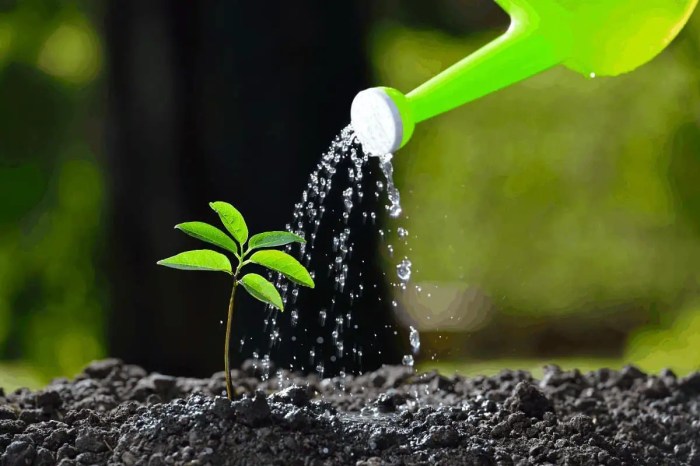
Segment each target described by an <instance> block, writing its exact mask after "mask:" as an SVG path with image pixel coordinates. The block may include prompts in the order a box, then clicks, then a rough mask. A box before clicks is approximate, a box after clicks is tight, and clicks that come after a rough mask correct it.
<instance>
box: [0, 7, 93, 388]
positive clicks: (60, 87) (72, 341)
mask: <svg viewBox="0 0 700 466" xmlns="http://www.w3.org/2000/svg"><path fill="white" fill-rule="evenodd" d="M90 8H92V4H91V3H89V2H62V1H46V0H23V1H21V2H14V3H12V7H5V8H4V9H2V11H0V102H2V105H0V200H1V201H0V361H3V360H4V361H10V364H7V363H0V385H3V382H4V381H6V380H9V382H8V385H13V381H16V383H20V382H21V383H23V384H29V385H32V384H33V383H32V382H31V380H33V378H36V377H38V379H39V380H40V381H45V380H46V379H47V378H48V377H51V376H56V375H63V374H73V373H75V372H76V371H77V370H78V369H79V368H80V367H81V366H82V365H83V364H85V362H86V361H89V360H91V359H93V358H96V357H100V356H102V355H103V354H104V338H103V331H104V329H103V322H104V293H105V288H104V284H103V283H100V282H99V279H98V277H96V276H95V274H94V269H95V261H96V258H97V250H98V245H99V242H100V218H101V209H102V205H103V195H102V194H103V181H102V174H101V173H100V171H99V169H98V166H97V153H96V150H95V147H96V146H97V145H98V144H99V142H100V141H99V126H98V125H96V123H98V122H97V121H96V120H95V114H98V113H99V104H98V103H97V102H98V101H97V99H96V96H97V93H96V87H95V83H96V81H97V79H98V76H99V72H100V69H101V63H102V45H101V43H100V39H99V37H98V34H97V31H96V30H95V28H94V26H93V24H92V22H91V20H90V15H91V14H92V12H91V11H90ZM18 361H21V362H24V363H25V364H24V367H18V366H17V364H16V362H18ZM13 362H14V363H13ZM27 367H28V368H27ZM35 383H38V381H36V382H34V384H35Z"/></svg>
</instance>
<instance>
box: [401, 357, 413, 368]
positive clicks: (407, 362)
mask: <svg viewBox="0 0 700 466" xmlns="http://www.w3.org/2000/svg"><path fill="white" fill-rule="evenodd" d="M401 363H402V364H403V365H404V366H408V367H413V363H414V361H413V356H411V355H410V354H407V355H405V356H404V357H403V359H402V360H401Z"/></svg>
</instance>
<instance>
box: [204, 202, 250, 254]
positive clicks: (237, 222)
mask: <svg viewBox="0 0 700 466" xmlns="http://www.w3.org/2000/svg"><path fill="white" fill-rule="evenodd" d="M209 206H210V207H211V208H212V209H214V212H216V213H217V214H219V218H220V219H221V223H223V224H224V226H225V227H226V229H227V230H228V231H229V233H231V235H232V236H233V238H234V239H235V240H236V241H238V243H239V244H240V245H241V246H243V244H245V242H246V241H247V240H248V225H246V224H245V220H244V219H243V215H241V213H240V212H239V211H238V210H236V208H235V207H233V206H232V205H231V204H229V203H228V202H211V203H209Z"/></svg>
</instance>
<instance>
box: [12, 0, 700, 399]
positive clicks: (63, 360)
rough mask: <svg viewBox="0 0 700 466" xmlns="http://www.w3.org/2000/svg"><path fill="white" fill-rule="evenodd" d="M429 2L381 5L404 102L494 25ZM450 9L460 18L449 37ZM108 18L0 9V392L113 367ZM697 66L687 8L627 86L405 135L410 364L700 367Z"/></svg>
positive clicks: (402, 174)
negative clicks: (412, 332)
mask: <svg viewBox="0 0 700 466" xmlns="http://www.w3.org/2000/svg"><path fill="white" fill-rule="evenodd" d="M380 3H381V2H380ZM408 3H411V2H408ZM444 3H448V4H450V5H452V4H454V5H452V6H450V8H444V9H442V10H441V9H439V8H437V6H436V7H435V8H434V9H433V10H432V14H433V15H435V16H436V17H437V19H436V20H435V21H423V22H421V21H416V17H418V18H422V19H424V16H423V15H422V14H420V13H418V14H414V15H413V17H411V16H410V15H408V14H407V15H408V16H406V15H404V14H403V12H405V11H409V12H410V11H412V10H411V8H408V7H406V8H403V6H402V5H401V2H390V1H386V2H384V6H383V7H375V11H374V16H373V17H372V18H371V21H370V23H369V24H370V25H371V27H370V28H369V30H370V34H369V35H368V40H369V43H368V50H369V60H370V63H371V65H372V69H373V73H374V79H373V80H374V82H375V83H382V84H386V85H390V86H393V87H396V88H398V89H401V90H403V91H408V90H411V89H412V88H414V87H415V86H417V85H418V84H420V83H422V82H424V81H425V80H426V79H428V78H429V77H431V76H433V75H434V74H436V73H438V72H439V71H441V70H443V69H444V68H445V67H447V66H449V65H450V64H452V63H454V62H456V61H457V60H459V59H461V58H462V57H464V56H466V55H467V54H469V53H470V52H472V51H474V50H476V49H477V48H478V47H480V46H481V45H483V44H485V43H486V42H487V41H489V40H490V39H492V38H494V37H495V36H496V35H497V34H499V33H500V32H502V30H503V28H504V27H505V22H504V21H505V17H504V16H503V15H500V16H499V15H498V14H497V13H493V8H492V7H486V6H485V2H477V3H478V4H479V5H478V6H474V5H471V6H469V7H464V8H463V9H460V8H462V7H461V6H460V5H462V4H463V3H464V2H462V3H460V2H441V3H439V5H443V4H444ZM467 3H468V2H467ZM436 5H438V4H436ZM455 5H456V6H455ZM479 8H482V9H485V10H484V11H488V12H489V14H488V15H484V16H480V15H477V14H476V13H478V12H479V11H480V10H479ZM397 11H400V12H402V14H398V13H396V12H397ZM455 11H457V12H462V14H463V15H464V16H465V18H472V19H473V21H472V22H469V21H467V20H465V24H462V23H459V22H457V24H453V23H454V15H455ZM104 14H105V12H104V11H100V10H98V9H97V7H96V6H95V4H93V3H90V2H61V1H55V2H47V1H39V0H24V1H17V2H9V3H8V4H6V5H3V7H2V9H0V103H1V104H2V105H0V386H4V387H7V388H14V387H17V386H20V385H29V386H38V385H41V384H42V383H45V382H46V381H47V380H48V379H49V378H51V377H54V376H58V375H73V374H74V373H76V372H77V371H78V370H79V369H80V368H81V367H82V366H83V365H84V364H85V363H86V362H88V361H90V360H92V359H94V358H99V357H103V356H105V355H107V354H108V353H109V351H108V349H107V339H106V332H107V329H106V325H107V324H106V322H107V317H106V316H107V312H108V311H109V304H108V303H109V299H110V298H109V297H110V286H109V281H108V279H107V278H106V276H105V275H104V274H103V273H101V272H100V271H101V270H103V269H102V268H101V267H100V264H101V260H102V257H103V255H104V254H105V251H106V250H108V249H109V245H108V244H106V241H105V237H106V232H105V228H106V227H105V222H104V215H105V214H104V212H105V201H104V199H105V195H104V192H105V190H106V189H107V187H106V186H107V184H108V183H107V182H106V178H108V177H109V173H108V172H106V171H105V168H104V164H103V163H102V162H103V147H104V135H103V127H104V125H108V124H109V122H108V121H105V112H104V101H105V82H106V81H107V80H108V78H109V73H110V70H109V68H108V67H107V66H105V61H106V60H105V53H106V52H105V38H104V35H103V31H102V27H101V21H102V16H103V15H104ZM462 26H463V27H462ZM699 60H700V17H698V15H697V14H696V15H695V17H694V18H693V19H692V21H691V24H690V26H689V27H688V28H687V29H686V30H685V31H684V32H683V33H682V34H681V36H680V37H679V38H678V40H676V41H675V42H674V44H673V45H672V46H671V47H670V49H669V50H667V51H666V52H665V53H664V54H663V55H662V56H661V57H659V58H658V59H656V60H655V61H654V62H652V63H651V64H649V65H647V66H645V67H643V68H641V69H640V70H638V71H637V72H635V73H632V74H629V75H625V76H622V77H619V78H615V79H608V78H598V79H588V78H584V77H582V76H578V75H576V74H574V73H572V72H570V71H567V70H564V69H555V70H552V71H549V72H547V73H544V74H542V75H540V76H537V77H535V78H533V79H531V80H529V81H526V82H524V83H521V84H518V85H516V86H514V87H512V88H509V89H507V90H505V91H502V92H500V93H498V94H496V95H492V96H489V97H488V98H485V99H483V100H480V101H477V102H475V103H473V104H471V105H468V106H466V107H464V108H461V109H458V110H455V111H453V112H451V113H449V114H447V115H444V116H441V117H439V118H436V119H434V120H432V121H429V122H426V123H423V124H421V125H419V126H418V128H417V129H416V135H415V137H414V139H413V141H412V143H411V144H410V145H409V146H408V147H406V148H405V149H404V150H402V151H401V152H400V153H399V154H398V155H397V156H396V159H395V160H396V162H395V169H396V175H397V185H398V187H399V188H400V190H401V192H402V199H403V206H404V211H405V212H406V215H407V218H406V219H405V220H404V221H403V224H404V226H405V227H406V228H407V229H408V230H409V232H410V239H409V242H408V245H407V246H406V248H405V249H404V250H399V251H397V255H398V256H402V255H407V256H408V257H410V258H411V260H412V262H413V265H414V274H413V279H414V284H415V285H418V286H420V287H421V289H422V290H423V291H422V292H420V293H418V292H415V289H414V288H411V289H409V291H407V292H406V293H397V296H396V299H397V300H398V301H399V303H400V306H399V308H400V316H399V317H400V319H402V320H403V321H405V322H406V323H407V324H411V325H415V326H416V327H417V328H419V329H420V330H421V332H422V343H423V344H422V350H421V355H420V357H419V358H418V361H419V362H420V363H421V364H422V366H423V367H426V368H428V367H433V366H437V367H440V368H441V369H443V370H446V371H453V370H460V371H463V372H467V373H475V372H489V371H493V370H497V369H498V368H501V367H506V366H507V367H511V368H518V367H522V368H535V367H537V366H538V365H539V364H540V363H541V362H549V361H556V362H558V363H560V364H562V365H563V366H570V367H573V366H576V367H581V368H593V367H598V366H601V365H607V366H613V367H615V366H620V365H622V364H625V363H628V362H631V363H634V364H638V365H639V366H640V367H641V368H642V369H645V370H648V371H657V370H659V369H661V368H663V367H671V368H673V369H674V370H676V371H678V372H679V373H685V372H688V371H691V370H696V369H699V368H700V299H699V297H700V286H699V285H700V281H699V280H700V267H699V265H698V264H700V120H699V119H698V118H699V117H700V114H699V111H700V67H699V66H698V63H699ZM358 90H359V89H358ZM355 91H356V90H354V89H353V90H352V92H355ZM347 105H348V107H349V102H347ZM39 109H40V110H39ZM289 214H290V217H291V211H290V213H289ZM162 229H163V231H165V232H167V231H168V229H169V228H168V227H166V226H163V227H162ZM396 244H400V242H398V241H396ZM387 267H389V268H391V267H394V265H393V264H390V263H389V264H388V265H387Z"/></svg>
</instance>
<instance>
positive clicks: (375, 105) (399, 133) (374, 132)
mask: <svg viewBox="0 0 700 466" xmlns="http://www.w3.org/2000/svg"><path fill="white" fill-rule="evenodd" d="M350 119H351V122H352V126H353V129H354V130H355V134H356V135H357V138H358V139H359V140H360V143H361V144H362V147H363V148H364V150H365V152H367V153H368V154H370V155H375V156H382V155H385V154H391V153H394V152H396V151H397V150H399V149H400V148H401V147H402V146H403V145H404V144H405V143H406V142H407V141H408V140H409V139H410V138H411V135H412V134H413V129H414V127H415V124H414V122H413V120H412V118H411V115H410V112H409V109H408V103H407V101H406V97H405V96H404V95H403V94H402V93H401V92H399V91H397V90H396V89H391V88H387V87H373V88H370V89H365V90H364V91H362V92H360V93H359V94H357V96H355V100H353V102H352V108H351V109H350Z"/></svg>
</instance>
